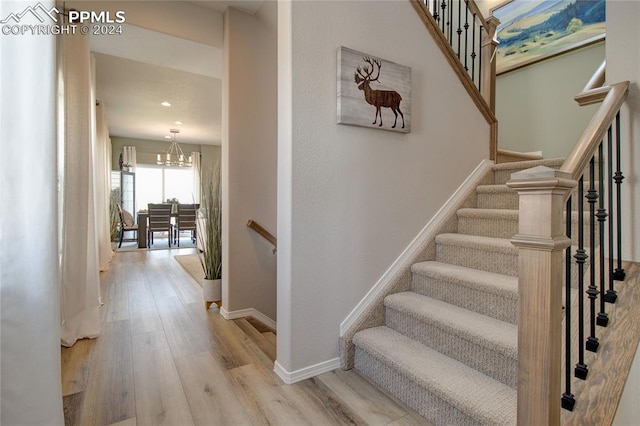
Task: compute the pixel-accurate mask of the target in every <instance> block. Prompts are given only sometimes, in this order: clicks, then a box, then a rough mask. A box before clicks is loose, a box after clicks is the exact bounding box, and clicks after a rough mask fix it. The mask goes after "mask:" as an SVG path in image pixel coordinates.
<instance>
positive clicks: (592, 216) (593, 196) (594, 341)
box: [586, 157, 600, 352]
mask: <svg viewBox="0 0 640 426" xmlns="http://www.w3.org/2000/svg"><path fill="white" fill-rule="evenodd" d="M595 169H596V167H595V160H594V158H593V157H591V161H590V162H589V190H588V191H587V201H588V202H589V250H591V263H590V268H589V288H588V289H587V295H588V296H589V302H590V304H589V311H590V314H591V315H590V320H589V337H588V338H587V343H586V347H587V350H588V351H591V352H597V351H598V346H599V345H600V342H599V341H598V338H597V337H596V298H597V297H598V288H597V287H596V285H595V282H596V259H595V256H594V255H593V251H594V250H595V246H596V206H595V204H596V200H597V199H598V193H597V192H596V190H595Z"/></svg>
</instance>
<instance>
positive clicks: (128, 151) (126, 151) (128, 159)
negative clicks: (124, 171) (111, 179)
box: [122, 146, 136, 172]
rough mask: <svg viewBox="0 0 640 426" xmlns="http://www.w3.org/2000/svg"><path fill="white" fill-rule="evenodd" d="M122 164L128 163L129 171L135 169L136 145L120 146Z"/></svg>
mask: <svg viewBox="0 0 640 426" xmlns="http://www.w3.org/2000/svg"><path fill="white" fill-rule="evenodd" d="M122 164H130V165H131V166H130V167H131V171H132V172H135V171H136V147H135V146H123V147H122Z"/></svg>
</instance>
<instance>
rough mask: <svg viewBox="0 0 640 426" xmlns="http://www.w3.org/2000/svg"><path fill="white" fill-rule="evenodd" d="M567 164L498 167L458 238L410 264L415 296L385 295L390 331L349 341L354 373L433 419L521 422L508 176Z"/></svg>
mask: <svg viewBox="0 0 640 426" xmlns="http://www.w3.org/2000/svg"><path fill="white" fill-rule="evenodd" d="M562 162H563V160H562V159H556V160H536V161H524V162H518V163H505V164H498V165H494V166H493V167H492V169H493V170H492V173H493V184H489V185H478V186H477V187H476V194H475V208H461V209H459V210H458V211H457V214H456V216H457V217H456V218H452V219H454V220H455V221H456V222H457V233H441V234H439V235H437V236H436V238H435V258H434V259H433V260H427V261H422V262H418V263H415V264H413V265H412V266H411V275H412V277H411V286H410V289H409V291H401V292H398V293H393V294H388V295H387V296H386V297H385V298H384V325H380V326H375V327H372V328H367V329H364V330H361V331H359V332H357V333H356V334H355V335H354V336H353V344H354V346H355V356H354V366H355V368H356V369H357V370H358V371H359V372H360V373H361V374H362V375H364V376H366V377H368V378H369V379H370V380H372V381H374V382H375V383H377V384H378V385H380V386H381V387H383V388H385V389H387V390H388V391H389V392H391V393H392V394H393V395H395V396H397V397H398V398H399V399H400V400H402V401H403V402H405V403H406V404H407V405H409V406H410V407H412V408H413V409H415V410H416V411H418V412H419V413H420V414H421V415H423V416H424V417H425V418H426V419H428V420H429V421H430V422H432V423H434V424H436V425H441V424H446V425H476V424H491V425H507V424H509V425H513V424H516V382H517V368H518V361H517V353H518V347H517V340H518V330H517V326H516V317H517V292H518V289H517V286H518V280H517V277H516V275H517V273H518V251H517V249H516V247H514V246H513V245H512V244H511V241H510V238H511V237H512V236H513V235H515V234H516V232H517V222H518V210H517V209H518V196H517V193H516V192H515V191H512V190H511V189H509V188H508V187H507V186H506V185H505V183H506V182H507V180H509V178H510V176H511V173H513V172H516V171H519V170H524V169H528V168H531V167H535V166H539V165H545V166H548V167H552V168H558V167H560V166H561V165H562Z"/></svg>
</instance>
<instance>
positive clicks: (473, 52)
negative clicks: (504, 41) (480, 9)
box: [471, 13, 476, 81]
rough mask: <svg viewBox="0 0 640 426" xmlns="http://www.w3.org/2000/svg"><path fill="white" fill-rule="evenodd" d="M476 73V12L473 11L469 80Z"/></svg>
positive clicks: (473, 77)
mask: <svg viewBox="0 0 640 426" xmlns="http://www.w3.org/2000/svg"><path fill="white" fill-rule="evenodd" d="M475 75H476V14H475V13H473V23H472V24H471V81H474V79H475Z"/></svg>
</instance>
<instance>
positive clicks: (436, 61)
mask: <svg viewBox="0 0 640 426" xmlns="http://www.w3.org/2000/svg"><path fill="white" fill-rule="evenodd" d="M278 19H279V21H278V26H279V34H278V66H279V68H278V72H279V76H278V83H279V86H278V89H279V93H278V96H279V98H278V100H279V103H278V111H279V115H278V120H279V127H278V356H277V366H276V368H279V369H280V370H279V371H282V370H284V373H283V374H287V375H290V377H292V378H294V380H295V377H300V376H304V374H305V373H309V372H310V371H318V370H321V369H322V368H331V366H333V365H334V364H333V363H334V362H336V363H337V357H338V340H339V330H340V323H341V322H342V321H343V320H344V319H345V318H346V317H347V315H348V314H349V313H350V312H351V311H352V310H353V309H354V308H355V306H356V305H357V304H358V303H359V302H360V300H362V298H363V297H364V296H365V295H366V294H367V292H368V291H369V290H370V289H371V288H372V287H373V285H374V284H375V283H376V282H377V281H378V279H379V278H380V277H381V276H382V275H383V274H384V273H385V271H386V270H387V269H388V268H389V267H390V266H391V265H392V264H393V262H394V261H395V260H396V259H397V258H398V256H399V255H400V254H401V253H402V252H403V250H404V249H405V248H406V247H407V246H408V244H409V243H410V242H411V241H412V240H413V238H414V237H415V236H416V235H417V234H418V233H419V232H420V230H421V229H422V228H423V227H424V226H425V225H426V224H427V223H428V222H429V220H430V219H431V218H432V217H433V216H434V215H435V213H436V212H437V211H438V209H440V207H441V206H442V205H443V204H444V203H445V202H446V201H447V200H448V198H449V197H450V196H451V195H452V194H453V192H454V191H455V190H456V188H458V187H459V186H460V184H461V183H462V182H463V181H464V180H465V178H466V177H467V176H468V175H469V174H470V173H471V171H472V170H473V169H474V168H475V167H476V166H477V165H478V164H479V163H480V161H481V160H482V159H485V158H488V155H489V138H488V136H489V127H488V124H487V123H486V122H485V121H484V119H483V118H482V116H481V115H480V113H479V112H478V110H477V109H476V107H475V106H474V104H473V102H471V100H470V98H469V95H468V94H467V92H466V91H465V90H464V89H463V87H462V85H461V84H460V81H459V80H458V79H457V78H456V77H455V75H454V73H453V72H452V70H451V68H450V66H449V65H448V63H447V62H446V60H445V59H444V57H443V55H442V54H441V52H440V50H439V49H438V48H437V47H436V45H435V44H434V42H433V40H432V38H431V37H430V36H429V34H428V32H427V30H426V28H425V27H424V25H423V23H422V21H421V20H420V18H419V17H418V15H417V14H416V12H415V10H414V9H413V7H412V6H411V4H410V3H409V2H398V1H375V2H357V1H356V2H352V1H348V2H327V1H301V2H299V1H293V2H280V3H279V10H278ZM382 22H392V23H394V24H393V25H389V26H384V25H381V23H382ZM340 46H345V47H349V48H352V49H355V50H358V51H361V52H364V53H367V54H370V55H374V56H378V57H381V58H384V59H387V60H390V61H393V62H396V63H399V64H402V65H406V66H409V67H411V68H412V95H411V96H412V99H411V108H412V111H411V116H412V123H411V133H409V134H399V133H393V132H390V131H383V130H378V129H370V128H362V127H354V126H346V125H340V124H336V105H337V104H336V90H337V87H336V70H337V64H336V62H337V61H336V55H337V51H338V49H339V48H340ZM354 71H355V70H354ZM381 80H382V81H383V82H384V78H381ZM372 113H373V110H372ZM387 113H388V111H387ZM463 118H464V125H461V120H462V119H463ZM334 368H335V367H334ZM298 373H299V374H298ZM316 374H317V373H316Z"/></svg>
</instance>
